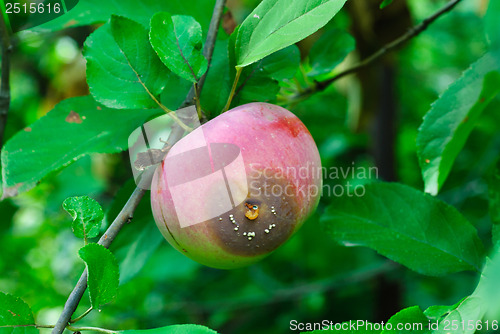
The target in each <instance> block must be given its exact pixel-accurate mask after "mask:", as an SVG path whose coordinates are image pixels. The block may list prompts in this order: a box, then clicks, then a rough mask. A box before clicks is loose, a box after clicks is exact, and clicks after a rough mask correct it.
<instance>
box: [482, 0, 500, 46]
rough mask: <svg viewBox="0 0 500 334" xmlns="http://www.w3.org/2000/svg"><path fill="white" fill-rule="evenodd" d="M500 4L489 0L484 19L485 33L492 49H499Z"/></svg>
mask: <svg viewBox="0 0 500 334" xmlns="http://www.w3.org/2000/svg"><path fill="white" fill-rule="evenodd" d="M499 15H500V2H499V1H495V0H490V1H489V5H488V11H487V12H486V15H485V17H484V20H485V28H486V33H487V34H488V39H489V41H490V44H491V48H492V49H495V50H497V49H500V20H498V16H499Z"/></svg>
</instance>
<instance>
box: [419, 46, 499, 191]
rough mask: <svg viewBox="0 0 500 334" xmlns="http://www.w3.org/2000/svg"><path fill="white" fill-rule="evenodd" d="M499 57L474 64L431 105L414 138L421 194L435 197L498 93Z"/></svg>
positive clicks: (496, 55) (487, 57) (491, 55)
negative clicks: (478, 121) (426, 193)
mask: <svg viewBox="0 0 500 334" xmlns="http://www.w3.org/2000/svg"><path fill="white" fill-rule="evenodd" d="M499 71H500V56H499V55H498V54H494V53H488V54H486V55H485V56H483V57H482V58H481V59H479V60H478V61H477V62H476V63H474V64H473V65H472V66H471V67H470V68H469V69H468V70H467V71H465V72H464V73H463V74H462V77H461V78H460V79H458V80H457V81H455V83H453V84H452V85H451V86H450V87H449V88H448V89H447V90H446V91H445V92H444V93H443V95H442V96H441V97H440V98H439V99H438V100H437V101H436V102H434V104H433V105H432V108H431V110H430V111H429V112H428V113H427V114H426V115H425V117H424V121H423V123H422V125H421V126H420V129H419V132H418V137H417V150H418V157H419V163H420V166H421V168H422V175H423V179H424V183H425V191H426V192H428V193H430V194H432V195H436V194H437V193H438V192H439V190H440V188H441V186H442V185H443V183H444V182H445V180H446V178H447V176H448V174H449V172H450V170H451V167H452V165H453V162H454V161H455V158H456V157H457V155H458V153H459V152H460V151H461V149H462V148H463V146H464V144H465V142H466V140H467V137H468V136H469V134H470V133H471V131H472V129H473V128H474V125H475V123H476V121H477V119H478V118H479V116H480V114H481V112H482V111H483V110H484V108H485V107H486V106H487V105H488V103H489V102H490V101H491V100H492V99H493V98H494V97H495V96H496V95H497V94H498V92H500V73H499Z"/></svg>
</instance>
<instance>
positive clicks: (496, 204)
mask: <svg viewBox="0 0 500 334" xmlns="http://www.w3.org/2000/svg"><path fill="white" fill-rule="evenodd" d="M488 197H489V209H490V217H491V222H492V223H493V226H492V239H493V240H492V242H493V245H496V246H497V247H500V159H498V160H497V161H496V163H495V164H494V166H493V168H491V170H490V172H489V175H488Z"/></svg>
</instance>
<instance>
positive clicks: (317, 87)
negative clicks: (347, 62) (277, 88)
mask: <svg viewBox="0 0 500 334" xmlns="http://www.w3.org/2000/svg"><path fill="white" fill-rule="evenodd" d="M460 1H462V0H452V1H450V2H448V3H447V4H446V5H444V6H443V7H442V8H441V9H439V10H438V11H436V12H435V13H434V14H432V15H431V16H429V17H427V18H426V19H424V20H423V21H422V22H421V23H420V24H418V25H416V26H414V27H412V28H410V29H409V30H408V31H407V32H406V33H405V34H404V35H402V36H400V37H398V38H397V39H395V40H394V41H392V42H390V43H389V44H386V45H385V46H383V47H382V48H381V49H380V50H378V51H377V52H375V53H374V54H372V55H371V56H370V57H368V58H366V59H364V60H363V61H361V62H360V63H358V64H357V65H355V66H353V67H351V68H348V69H347V70H345V71H342V72H340V73H338V74H337V75H335V76H334V77H332V78H330V79H327V80H324V81H319V82H316V83H315V84H314V85H313V86H311V87H309V88H307V89H305V90H304V91H303V92H300V93H298V94H296V95H295V96H292V97H291V98H290V99H291V100H292V101H296V100H302V99H304V98H307V97H308V96H310V95H311V94H314V93H317V92H321V91H323V90H325V89H326V88H327V87H328V86H330V85H331V84H332V83H333V82H335V81H337V80H339V79H340V78H343V77H345V76H347V75H349V74H352V73H355V72H357V71H359V70H360V69H362V68H364V67H366V66H368V65H371V64H372V63H374V62H375V61H376V60H378V59H379V58H381V57H382V56H384V55H385V54H387V53H389V52H391V51H393V50H394V49H396V48H398V47H400V46H401V45H403V44H404V43H406V42H407V41H409V40H410V39H412V38H413V37H416V36H418V35H419V34H420V33H422V32H423V31H424V30H425V29H427V27H428V26H429V25H430V24H431V23H433V22H434V21H436V20H437V19H438V18H439V17H441V16H442V15H443V14H445V13H447V12H449V11H450V10H452V9H453V8H454V7H455V6H456V5H458V3H459V2H460Z"/></svg>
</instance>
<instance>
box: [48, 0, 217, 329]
mask: <svg viewBox="0 0 500 334" xmlns="http://www.w3.org/2000/svg"><path fill="white" fill-rule="evenodd" d="M225 3H226V0H217V2H216V4H215V8H214V15H213V16H212V20H211V23H210V30H209V32H208V36H207V42H206V43H205V49H204V50H203V51H204V55H205V57H206V58H207V60H208V61H209V68H210V61H211V59H212V54H213V50H214V45H215V40H216V37H217V31H218V28H219V25H220V20H221V18H222V14H223V10H224V6H225ZM205 52H206V54H205ZM207 72H208V70H207ZM204 76H206V73H205V75H204ZM202 79H203V77H202ZM202 86H203V82H202V81H201V80H200V83H199V84H198V90H199V92H201V89H202ZM193 94H194V91H193ZM193 96H194V95H193ZM188 98H189V96H188ZM188 98H186V101H188ZM192 99H193V98H192V97H191V100H192ZM191 100H189V101H191ZM183 134H184V130H183V129H182V128H181V127H180V126H179V125H178V123H175V124H174V125H173V127H172V132H171V134H170V137H169V139H168V140H167V143H166V144H165V145H166V146H169V145H173V144H175V143H176V142H177V141H178V140H179V139H180V138H182V135H183ZM145 192H146V191H145V190H143V189H140V188H135V190H134V192H133V193H132V195H131V196H130V198H129V200H128V201H127V203H126V204H125V205H124V207H123V209H122V211H121V212H120V213H119V214H118V216H117V217H116V218H115V220H114V221H113V223H112V224H111V225H110V226H109V227H108V229H107V230H106V232H105V233H104V235H103V236H102V237H101V239H100V240H99V242H98V243H99V244H100V245H103V246H104V247H106V248H107V247H109V246H110V245H111V243H112V242H113V240H114V239H115V237H116V236H117V234H118V232H120V230H121V228H122V227H123V226H124V225H125V224H126V223H127V222H130V220H131V219H132V215H133V213H134V211H135V209H136V208H137V206H138V205H139V203H140V201H141V199H142V197H143V196H144V193H145ZM86 288H87V269H85V270H84V271H83V273H82V275H81V276H80V279H79V280H78V282H77V283H76V286H75V288H74V289H73V291H72V292H71V294H70V295H69V297H68V299H67V300H66V303H65V304H64V308H63V311H62V313H61V315H60V317H59V319H58V320H57V323H56V325H55V326H54V329H53V330H52V334H61V333H62V332H63V331H64V329H65V328H68V329H70V330H71V328H70V327H69V326H68V324H69V322H70V319H71V316H72V315H73V313H75V311H76V308H77V306H78V304H79V303H80V300H81V299H82V296H83V293H84V292H85V289H86Z"/></svg>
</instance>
